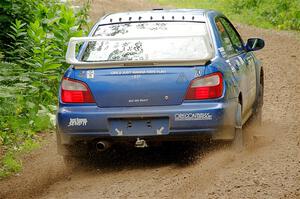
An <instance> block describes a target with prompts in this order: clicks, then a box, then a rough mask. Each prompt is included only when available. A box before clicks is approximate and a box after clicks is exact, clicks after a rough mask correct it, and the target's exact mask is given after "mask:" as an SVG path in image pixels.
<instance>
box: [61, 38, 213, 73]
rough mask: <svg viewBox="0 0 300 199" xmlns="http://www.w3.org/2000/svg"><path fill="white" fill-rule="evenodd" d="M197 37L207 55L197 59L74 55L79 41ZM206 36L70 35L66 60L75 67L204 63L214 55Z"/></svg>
mask: <svg viewBox="0 0 300 199" xmlns="http://www.w3.org/2000/svg"><path fill="white" fill-rule="evenodd" d="M195 37H196V38H199V37H202V40H203V43H204V45H205V47H206V49H207V51H208V52H207V56H205V57H203V58H201V59H200V58H199V59H184V60H182V59H173V60H125V61H81V60H79V59H77V57H76V54H77V53H76V46H77V45H78V44H80V43H84V42H91V41H122V40H123V41H124V40H127V41H130V40H147V39H149V40H150V39H167V38H168V39H170V38H195ZM209 41H210V39H209V37H208V36H204V35H203V36H199V35H191V36H161V37H72V38H70V41H69V44H68V49H67V53H66V62H67V63H68V64H71V65H73V66H74V67H75V68H86V69H90V68H114V67H120V66H130V67H135V66H136V67H139V66H141V65H143V66H179V65H181V66H182V65H204V64H206V63H207V62H208V61H209V60H211V59H212V58H213V57H214V49H213V48H212V45H211V44H210V42H209Z"/></svg>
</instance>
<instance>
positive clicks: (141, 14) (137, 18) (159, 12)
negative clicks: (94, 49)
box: [98, 9, 216, 24]
mask: <svg viewBox="0 0 300 199" xmlns="http://www.w3.org/2000/svg"><path fill="white" fill-rule="evenodd" d="M208 12H215V13H216V11H213V10H205V9H168V10H164V9H154V10H150V11H134V12H121V13H114V14H108V15H106V16H104V17H102V18H101V19H100V20H99V21H98V23H99V24H110V23H124V22H142V21H195V22H205V21H206V16H207V13H208Z"/></svg>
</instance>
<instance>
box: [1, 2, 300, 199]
mask: <svg viewBox="0 0 300 199" xmlns="http://www.w3.org/2000/svg"><path fill="white" fill-rule="evenodd" d="M151 7H155V6H154V5H151V4H145V3H143V1H133V0H127V1H125V0H124V1H123V0H113V1H109V0H104V1H94V3H93V4H92V12H91V15H92V18H93V19H94V20H95V19H97V18H98V16H100V15H103V14H105V13H107V12H108V11H109V10H111V11H119V10H139V9H148V8H151ZM97 13H98V14H97ZM238 30H239V31H240V32H241V33H242V36H243V38H244V39H246V38H248V37H251V36H253V37H262V38H264V39H265V42H266V47H265V48H264V49H263V50H262V51H259V52H257V53H256V55H257V56H258V57H259V58H260V59H261V60H262V61H263V66H264V69H265V96H264V99H265V101H264V108H263V126H262V127H260V128H258V127H254V126H252V125H249V126H248V127H247V129H246V133H247V137H248V142H247V148H246V149H245V150H243V151H242V152H237V151H234V150H232V148H231V147H229V146H217V145H209V144H206V143H203V144H199V145H198V146H191V147H188V149H185V150H184V149H183V148H180V147H178V148H176V147H172V148H162V147H160V148H147V149H144V150H141V149H128V150H117V151H114V152H111V153H110V154H107V155H103V156H102V157H98V158H97V159H94V160H92V161H88V162H86V163H84V164H83V165H82V166H81V167H80V168H78V169H76V170H74V171H70V170H68V169H66V168H65V167H64V165H63V162H62V158H61V157H60V156H58V155H57V154H56V146H55V136H54V135H49V136H48V138H47V139H46V140H45V144H43V147H42V148H41V149H39V150H37V151H35V152H33V153H32V154H30V155H27V156H26V157H25V160H24V162H23V165H24V169H23V171H22V172H21V173H20V174H18V175H16V176H13V177H11V178H9V179H6V180H3V181H1V182H0V198H295V199H296V198H298V199H299V198H300V130H299V129H300V121H299V120H300V106H299V103H300V39H299V36H296V35H295V34H293V33H289V32H279V31H272V30H262V29H258V28H253V27H249V26H245V25H238Z"/></svg>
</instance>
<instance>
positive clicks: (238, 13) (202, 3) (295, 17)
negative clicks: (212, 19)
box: [154, 0, 300, 31]
mask: <svg viewBox="0 0 300 199" xmlns="http://www.w3.org/2000/svg"><path fill="white" fill-rule="evenodd" d="M154 1H155V2H158V3H161V4H163V5H167V4H173V5H175V6H177V7H186V8H206V9H215V10H219V11H221V12H223V13H224V14H226V15H227V16H228V17H229V18H231V19H233V20H235V21H239V22H243V23H247V24H251V25H255V26H259V27H264V28H278V29H287V30H297V31H299V30H300V0H219V1H217V0H174V1H170V0H154Z"/></svg>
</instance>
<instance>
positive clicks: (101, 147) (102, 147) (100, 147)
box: [96, 141, 110, 152]
mask: <svg viewBox="0 0 300 199" xmlns="http://www.w3.org/2000/svg"><path fill="white" fill-rule="evenodd" d="M109 147H110V143H109V142H107V141H98V142H96V150H97V151H98V152H103V151H106V150H107V149H108V148H109Z"/></svg>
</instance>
